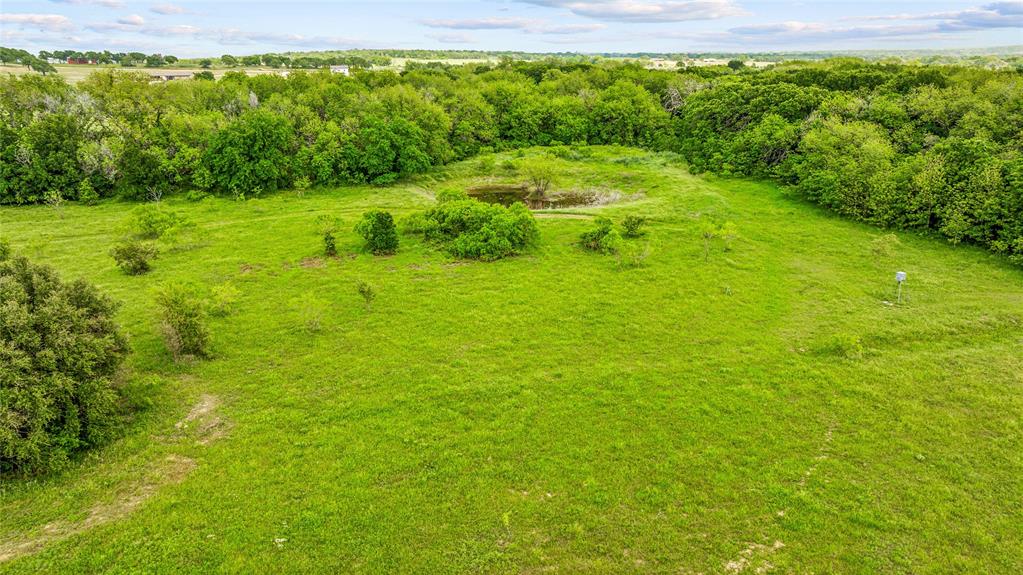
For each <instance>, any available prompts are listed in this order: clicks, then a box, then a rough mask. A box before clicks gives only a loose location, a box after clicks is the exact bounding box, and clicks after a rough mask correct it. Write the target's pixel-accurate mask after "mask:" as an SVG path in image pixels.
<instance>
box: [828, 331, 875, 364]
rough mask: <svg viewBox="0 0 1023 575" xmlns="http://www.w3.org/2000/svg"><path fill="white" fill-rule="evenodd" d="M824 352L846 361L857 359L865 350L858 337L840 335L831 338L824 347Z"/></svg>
mask: <svg viewBox="0 0 1023 575" xmlns="http://www.w3.org/2000/svg"><path fill="white" fill-rule="evenodd" d="M825 351H827V352H829V353H831V354H833V355H837V356H839V357H844V358H846V359H859V358H861V357H863V355H864V353H865V351H866V350H865V349H864V347H863V341H862V340H861V339H860V337H859V336H857V335H850V334H840V335H835V336H834V337H832V338H831V340H830V341H829V342H828V344H827V345H826V346H825Z"/></svg>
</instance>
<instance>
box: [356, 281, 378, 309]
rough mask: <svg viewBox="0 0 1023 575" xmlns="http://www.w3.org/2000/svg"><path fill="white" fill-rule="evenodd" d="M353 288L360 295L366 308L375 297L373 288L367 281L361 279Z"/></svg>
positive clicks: (375, 293)
mask: <svg viewBox="0 0 1023 575" xmlns="http://www.w3.org/2000/svg"><path fill="white" fill-rule="evenodd" d="M355 288H356V289H357V290H358V291H359V295H361V296H362V301H364V302H365V303H366V309H367V310H368V309H369V308H370V306H371V305H372V304H373V300H375V299H376V298H377V292H376V290H375V289H373V286H371V285H370V284H369V283H368V282H366V281H363V280H359V283H358V284H357V285H356V286H355Z"/></svg>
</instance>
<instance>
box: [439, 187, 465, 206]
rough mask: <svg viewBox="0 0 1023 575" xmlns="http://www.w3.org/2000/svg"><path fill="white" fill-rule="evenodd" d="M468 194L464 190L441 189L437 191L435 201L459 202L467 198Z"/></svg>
mask: <svg viewBox="0 0 1023 575" xmlns="http://www.w3.org/2000/svg"><path fill="white" fill-rule="evenodd" d="M468 199H469V194H467V193H465V191H464V190H441V191H439V192H437V203H438V204H446V203H448V202H460V201H462V200H468Z"/></svg>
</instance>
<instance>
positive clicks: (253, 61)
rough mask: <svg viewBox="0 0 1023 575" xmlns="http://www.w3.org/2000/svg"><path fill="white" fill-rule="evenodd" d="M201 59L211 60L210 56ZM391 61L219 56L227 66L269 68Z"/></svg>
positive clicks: (343, 57)
mask: <svg viewBox="0 0 1023 575" xmlns="http://www.w3.org/2000/svg"><path fill="white" fill-rule="evenodd" d="M203 61H209V62H210V63H211V64H212V62H213V60H212V59H210V58H204V59H203ZM390 63H391V60H390V58H384V57H380V56H357V55H351V54H346V55H331V54H325V55H319V56H312V55H309V56H306V55H292V56H288V55H281V54H253V55H250V56H232V55H230V54H224V55H223V56H221V57H220V64H221V65H222V66H226V67H228V68H233V67H235V66H268V67H270V68H305V69H311V68H325V67H327V66H338V65H341V64H348V65H349V66H356V67H359V68H372V67H373V66H387V65H389V64H390Z"/></svg>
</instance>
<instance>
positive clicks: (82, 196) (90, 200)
mask: <svg viewBox="0 0 1023 575" xmlns="http://www.w3.org/2000/svg"><path fill="white" fill-rule="evenodd" d="M78 201H79V202H82V203H83V204H85V205H87V206H91V205H94V204H95V203H96V202H98V201H99V194H98V193H96V189H95V188H93V187H92V183H90V182H89V180H82V183H80V184H78Z"/></svg>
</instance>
